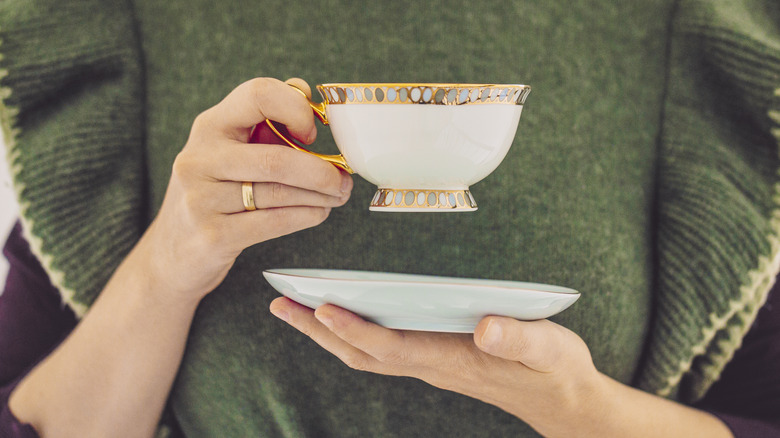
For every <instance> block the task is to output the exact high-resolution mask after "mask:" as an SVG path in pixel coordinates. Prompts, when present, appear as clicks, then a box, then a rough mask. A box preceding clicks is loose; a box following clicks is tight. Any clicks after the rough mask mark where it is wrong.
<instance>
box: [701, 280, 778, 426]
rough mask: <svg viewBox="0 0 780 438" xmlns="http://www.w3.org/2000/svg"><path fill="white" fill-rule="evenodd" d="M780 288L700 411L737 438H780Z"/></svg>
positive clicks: (705, 398)
mask: <svg viewBox="0 0 780 438" xmlns="http://www.w3.org/2000/svg"><path fill="white" fill-rule="evenodd" d="M778 363H780V284H778V283H777V281H776V282H775V285H774V287H773V288H772V290H771V291H770V292H769V296H768V298H767V301H766V303H765V304H764V305H763V307H762V308H761V310H760V311H759V313H758V317H757V318H756V320H755V322H754V323H753V326H752V327H751V329H750V331H749V332H748V334H747V335H746V336H745V338H744V339H743V341H742V347H740V348H739V349H738V350H737V351H736V353H735V354H734V357H733V358H732V359H731V361H730V362H729V363H728V365H726V368H725V369H724V370H723V373H722V374H721V375H720V379H718V381H717V382H715V384H713V386H712V388H710V390H709V391H708V392H707V394H706V395H705V397H704V398H703V399H702V400H701V401H700V402H699V403H698V404H697V407H699V408H701V409H704V410H706V411H709V412H711V413H713V414H714V415H715V416H717V417H718V418H720V419H721V420H722V421H723V422H724V423H726V425H728V426H729V428H730V429H731V431H732V432H733V433H734V436H735V437H736V438H759V437H760V438H771V437H780V373H778V372H777V370H778V365H777V364H778Z"/></svg>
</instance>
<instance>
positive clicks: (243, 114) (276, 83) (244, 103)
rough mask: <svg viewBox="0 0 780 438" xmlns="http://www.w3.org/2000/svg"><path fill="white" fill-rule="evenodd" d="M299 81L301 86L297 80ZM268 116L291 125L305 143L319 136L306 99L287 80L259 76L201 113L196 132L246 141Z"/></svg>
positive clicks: (196, 123) (195, 128)
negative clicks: (285, 81) (254, 128)
mask: <svg viewBox="0 0 780 438" xmlns="http://www.w3.org/2000/svg"><path fill="white" fill-rule="evenodd" d="M295 83H296V85H299V82H297V80H296V82H295ZM306 88H308V86H307V87H306ZM266 119H271V120H274V121H276V122H279V123H281V124H283V125H285V126H287V129H288V130H289V131H290V133H291V134H292V135H293V136H295V137H296V138H298V139H300V140H301V141H304V142H309V139H310V138H311V137H313V136H314V135H316V128H315V126H314V116H313V113H312V111H311V107H309V104H308V102H307V101H306V99H305V98H304V97H303V96H301V94H300V93H299V92H298V91H296V90H295V89H293V88H292V87H290V86H289V85H287V84H286V83H284V82H282V81H280V80H278V79H272V78H255V79H251V80H249V81H246V82H244V83H243V84H241V85H239V86H238V87H236V88H235V89H234V90H233V91H231V92H230V94H228V95H227V96H226V97H225V98H224V99H222V101H221V102H219V103H218V104H216V105H215V106H213V107H211V108H209V109H208V110H206V111H204V112H203V113H201V114H200V115H199V116H198V118H197V119H196V121H195V124H193V131H194V132H209V131H212V130H213V131H217V132H221V133H223V134H224V135H227V136H228V137H230V138H233V139H236V140H239V141H244V142H245V141H247V140H248V138H249V134H250V132H251V130H252V128H253V127H254V126H255V125H257V124H258V123H261V122H263V121H265V120H266Z"/></svg>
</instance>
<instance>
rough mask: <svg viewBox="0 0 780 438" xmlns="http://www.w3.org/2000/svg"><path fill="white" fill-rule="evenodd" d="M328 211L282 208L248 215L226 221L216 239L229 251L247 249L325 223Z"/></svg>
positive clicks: (231, 216)
mask: <svg viewBox="0 0 780 438" xmlns="http://www.w3.org/2000/svg"><path fill="white" fill-rule="evenodd" d="M330 211H331V209H330V208H328V207H283V208H267V209H264V210H255V211H247V212H244V213H241V214H233V215H230V216H229V217H227V218H226V221H225V226H224V228H223V229H222V230H221V232H222V234H221V235H220V236H219V238H220V239H222V240H227V241H228V243H230V244H231V246H232V247H235V248H246V247H248V246H251V245H254V244H257V243H260V242H265V241H268V240H272V239H276V238H277V237H282V236H286V235H288V234H292V233H295V232H297V231H301V230H305V229H307V228H312V227H316V226H317V225H320V224H321V223H323V222H325V219H327V218H328V215H330Z"/></svg>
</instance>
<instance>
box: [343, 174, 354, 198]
mask: <svg viewBox="0 0 780 438" xmlns="http://www.w3.org/2000/svg"><path fill="white" fill-rule="evenodd" d="M351 186H352V177H350V176H349V175H347V174H343V175H341V195H342V196H344V195H347V194H349V191H350V187H351Z"/></svg>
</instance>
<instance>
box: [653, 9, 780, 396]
mask: <svg viewBox="0 0 780 438" xmlns="http://www.w3.org/2000/svg"><path fill="white" fill-rule="evenodd" d="M668 83H669V85H668V91H667V100H666V107H665V118H664V127H663V138H662V146H661V152H660V164H659V193H658V197H659V204H658V232H657V237H658V250H657V251H658V252H657V254H658V272H659V273H658V282H657V284H658V296H657V309H656V314H657V318H656V321H655V328H654V331H653V333H652V336H651V343H650V347H649V348H650V349H649V354H648V361H647V363H646V365H645V368H644V372H643V373H642V374H641V379H640V385H641V387H643V388H645V389H647V390H649V391H652V392H656V393H659V394H661V395H670V394H672V393H674V392H676V391H678V390H679V391H680V394H679V397H680V398H682V399H684V400H689V401H690V400H697V399H699V398H701V397H702V396H703V395H704V393H705V392H706V390H707V388H709V386H710V385H711V384H712V383H713V382H714V381H715V380H716V379H717V378H718V376H719V375H720V372H721V371H722V370H723V367H724V366H725V364H726V363H727V362H728V361H729V359H731V357H732V356H733V354H734V351H735V350H736V349H737V348H738V347H739V346H740V343H741V340H742V337H743V336H744V335H745V333H746V332H747V330H748V329H749V328H750V325H751V323H752V321H753V320H754V319H755V316H756V313H757V312H758V309H759V308H760V307H761V305H762V304H763V303H764V302H765V300H766V297H767V294H768V292H769V289H770V288H771V286H772V284H773V283H774V281H775V277H776V275H777V273H778V269H779V266H778V264H779V263H780V258H779V255H778V254H779V251H780V240H778V236H779V234H780V212H779V211H778V201H780V192H778V190H780V186H779V185H778V168H779V166H780V161H779V160H778V143H777V141H778V133H780V130H779V129H778V123H779V122H780V118H779V117H778V115H779V114H780V112H778V109H780V107H778V103H780V94H779V92H780V90H779V88H780V5H779V4H778V3H777V2H774V1H757V0H752V1H741V2H735V1H704V0H686V1H681V2H680V4H679V6H678V11H677V16H676V19H675V21H674V27H673V38H672V47H671V60H670V72H669V79H668Z"/></svg>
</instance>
